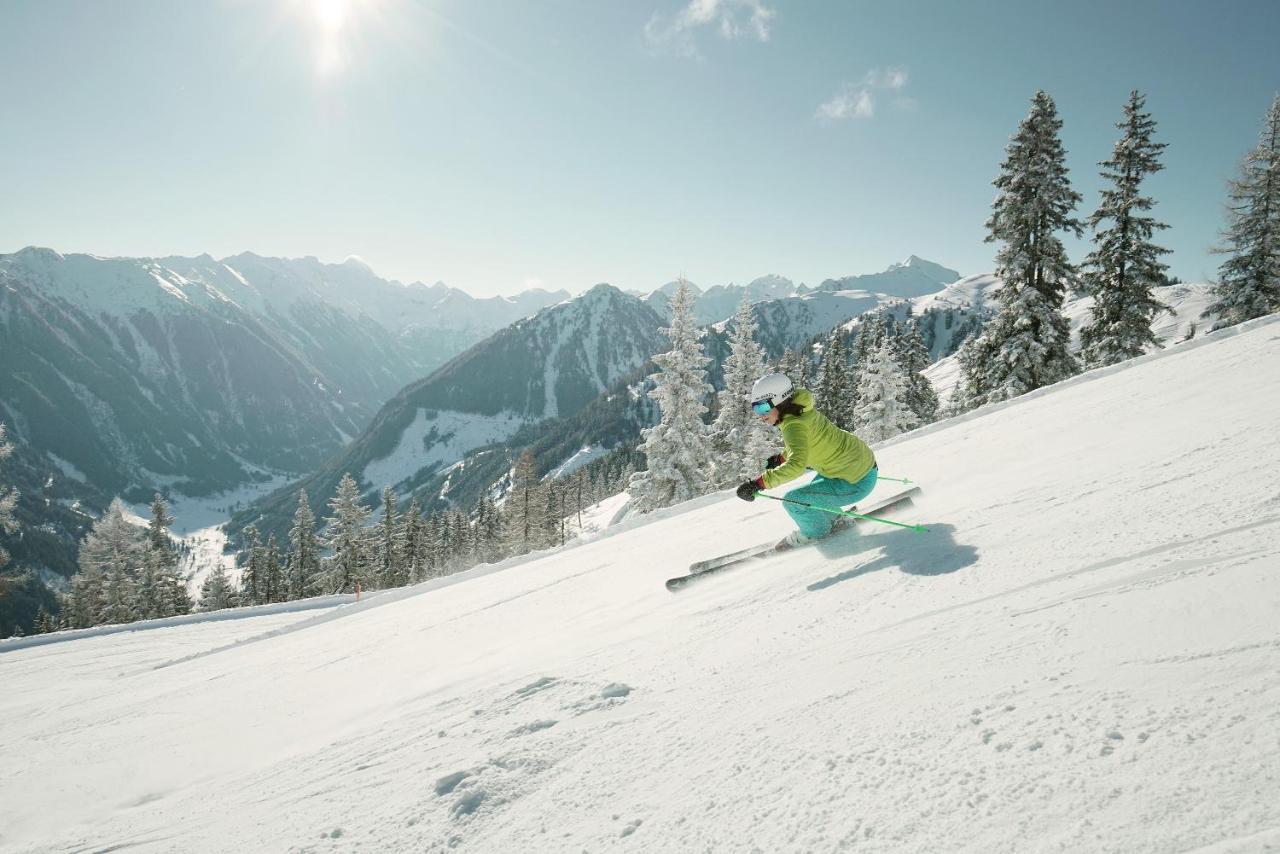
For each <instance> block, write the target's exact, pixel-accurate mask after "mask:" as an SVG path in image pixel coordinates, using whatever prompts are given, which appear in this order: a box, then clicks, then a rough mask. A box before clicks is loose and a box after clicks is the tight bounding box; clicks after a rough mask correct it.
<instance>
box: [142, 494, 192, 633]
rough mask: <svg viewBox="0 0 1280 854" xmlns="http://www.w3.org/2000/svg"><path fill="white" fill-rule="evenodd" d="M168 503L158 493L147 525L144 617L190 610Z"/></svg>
mask: <svg viewBox="0 0 1280 854" xmlns="http://www.w3.org/2000/svg"><path fill="white" fill-rule="evenodd" d="M173 521H174V520H173V516H171V515H169V505H168V503H167V502H166V501H165V500H164V497H163V496H161V495H160V494H159V493H156V495H155V498H153V499H152V501H151V521H150V523H149V524H148V526H147V536H146V545H145V547H144V552H143V556H142V567H143V569H142V582H141V584H140V585H139V588H140V589H139V609H140V611H141V613H140V615H139V616H141V617H142V619H150V618H153V617H172V616H175V615H177V614H189V613H191V596H190V594H188V593H187V586H186V584H184V583H183V581H182V579H181V578H180V577H179V575H178V552H177V550H175V549H174V547H173V542H172V541H171V540H170V539H169V531H168V529H169V526H170V525H172V524H173Z"/></svg>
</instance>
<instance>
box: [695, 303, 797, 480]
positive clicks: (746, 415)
mask: <svg viewBox="0 0 1280 854" xmlns="http://www.w3.org/2000/svg"><path fill="white" fill-rule="evenodd" d="M755 335H756V317H755V312H754V311H753V310H752V308H751V301H750V300H749V299H748V298H747V297H746V296H743V298H742V304H741V305H739V306H738V313H737V314H736V315H735V316H734V327H733V336H732V338H731V339H730V353H729V357H728V358H727V359H725V361H724V391H722V392H720V395H719V400H720V411H719V413H718V414H717V415H716V420H715V422H714V423H713V424H712V425H711V430H710V442H711V449H712V454H713V459H714V471H715V482H716V486H717V487H719V488H721V489H723V488H725V487H729V486H736V485H738V484H739V483H741V482H742V481H744V480H746V479H747V478H749V477H755V476H756V475H758V474H759V473H760V470H761V469H762V468H763V467H764V461H765V460H767V459H768V458H769V457H770V456H771V455H772V454H775V453H777V452H778V450H779V448H780V445H779V443H778V440H777V439H776V435H777V432H776V431H775V430H773V429H772V428H770V427H769V426H768V425H767V424H765V423H764V422H763V421H761V420H760V419H759V418H757V417H756V415H755V413H754V412H752V411H751V401H750V400H749V398H750V396H751V386H752V384H753V383H754V382H755V381H756V380H757V379H758V378H759V377H761V376H763V374H764V372H765V371H764V352H763V351H762V350H761V349H760V345H759V344H757V343H756V338H755Z"/></svg>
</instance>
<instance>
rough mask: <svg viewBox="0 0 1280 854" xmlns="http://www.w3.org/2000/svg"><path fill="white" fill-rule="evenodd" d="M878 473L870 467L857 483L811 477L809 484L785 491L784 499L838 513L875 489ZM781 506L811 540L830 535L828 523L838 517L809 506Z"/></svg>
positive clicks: (817, 476) (876, 468) (876, 469)
mask: <svg viewBox="0 0 1280 854" xmlns="http://www.w3.org/2000/svg"><path fill="white" fill-rule="evenodd" d="M879 474H880V469H879V467H872V469H871V471H869V472H867V474H866V476H864V477H863V478H862V480H860V481H858V482H857V483H850V482H849V481H847V480H840V479H839V478H827V477H823V476H822V475H815V476H814V478H813V480H812V481H810V482H809V483H806V484H805V485H804V486H801V487H797V488H796V489H793V490H791V491H790V492H788V493H787V498H788V499H790V500H793V501H803V502H804V503H805V504H815V505H817V506H818V507H827V508H829V509H831V510H840V509H842V508H844V507H848V506H849V505H850V504H856V503H857V502H859V501H861V500H862V499H864V498H866V497H867V496H868V495H870V494H871V490H873V489H875V486H876V477H877V476H878V475H879ZM782 506H783V507H785V508H787V512H788V513H790V514H791V518H792V519H794V520H795V523H796V527H798V528H799V529H800V533H802V534H804V535H805V536H806V537H813V538H815V539H816V538H818V537H825V536H826V535H827V534H829V533H831V524H832V522H834V521H835V520H836V519H837V518H839V517H838V516H835V515H833V514H831V513H827V512H825V511H822V510H814V509H812V508H809V507H801V506H800V505H798V504H783V505H782Z"/></svg>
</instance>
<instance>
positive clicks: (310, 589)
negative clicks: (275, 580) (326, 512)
mask: <svg viewBox="0 0 1280 854" xmlns="http://www.w3.org/2000/svg"><path fill="white" fill-rule="evenodd" d="M289 549H290V551H291V552H292V554H293V561H292V565H293V572H292V573H291V574H290V577H289V587H290V593H289V596H290V598H292V599H302V598H305V597H307V596H314V595H315V594H317V593H319V592H320V589H319V585H320V542H319V540H318V538H317V537H316V516H315V514H314V513H312V512H311V503H310V502H309V501H308V500H307V492H306V490H304V489H299V490H298V509H297V511H296V512H294V514H293V528H292V529H290V531H289Z"/></svg>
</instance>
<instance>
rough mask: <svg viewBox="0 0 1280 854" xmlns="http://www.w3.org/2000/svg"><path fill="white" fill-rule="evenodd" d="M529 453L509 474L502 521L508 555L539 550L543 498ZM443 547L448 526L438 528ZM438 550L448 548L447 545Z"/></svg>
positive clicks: (521, 458) (446, 538)
mask: <svg viewBox="0 0 1280 854" xmlns="http://www.w3.org/2000/svg"><path fill="white" fill-rule="evenodd" d="M542 493H543V490H542V480H541V478H539V477H538V465H537V463H536V462H535V461H534V458H533V453H532V452H531V451H525V452H524V453H522V454H521V455H520V458H519V459H518V460H516V465H515V468H514V469H512V471H511V491H510V492H509V493H508V494H507V500H506V503H505V504H504V505H503V508H502V509H503V515H504V516H505V517H506V520H505V521H506V525H505V526H506V541H507V544H508V546H509V548H510V550H511V553H512V554H526V553H528V552H531V551H533V550H534V549H538V548H541V547H542V545H543V540H544V536H543V533H544V529H545V526H546V519H545V513H546V498H545V496H544V495H543V494H542ZM441 530H442V532H443V539H442V542H443V543H447V542H448V539H449V535H450V532H449V530H448V525H447V524H444V525H442V526H441ZM442 548H448V546H447V545H445V546H442Z"/></svg>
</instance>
